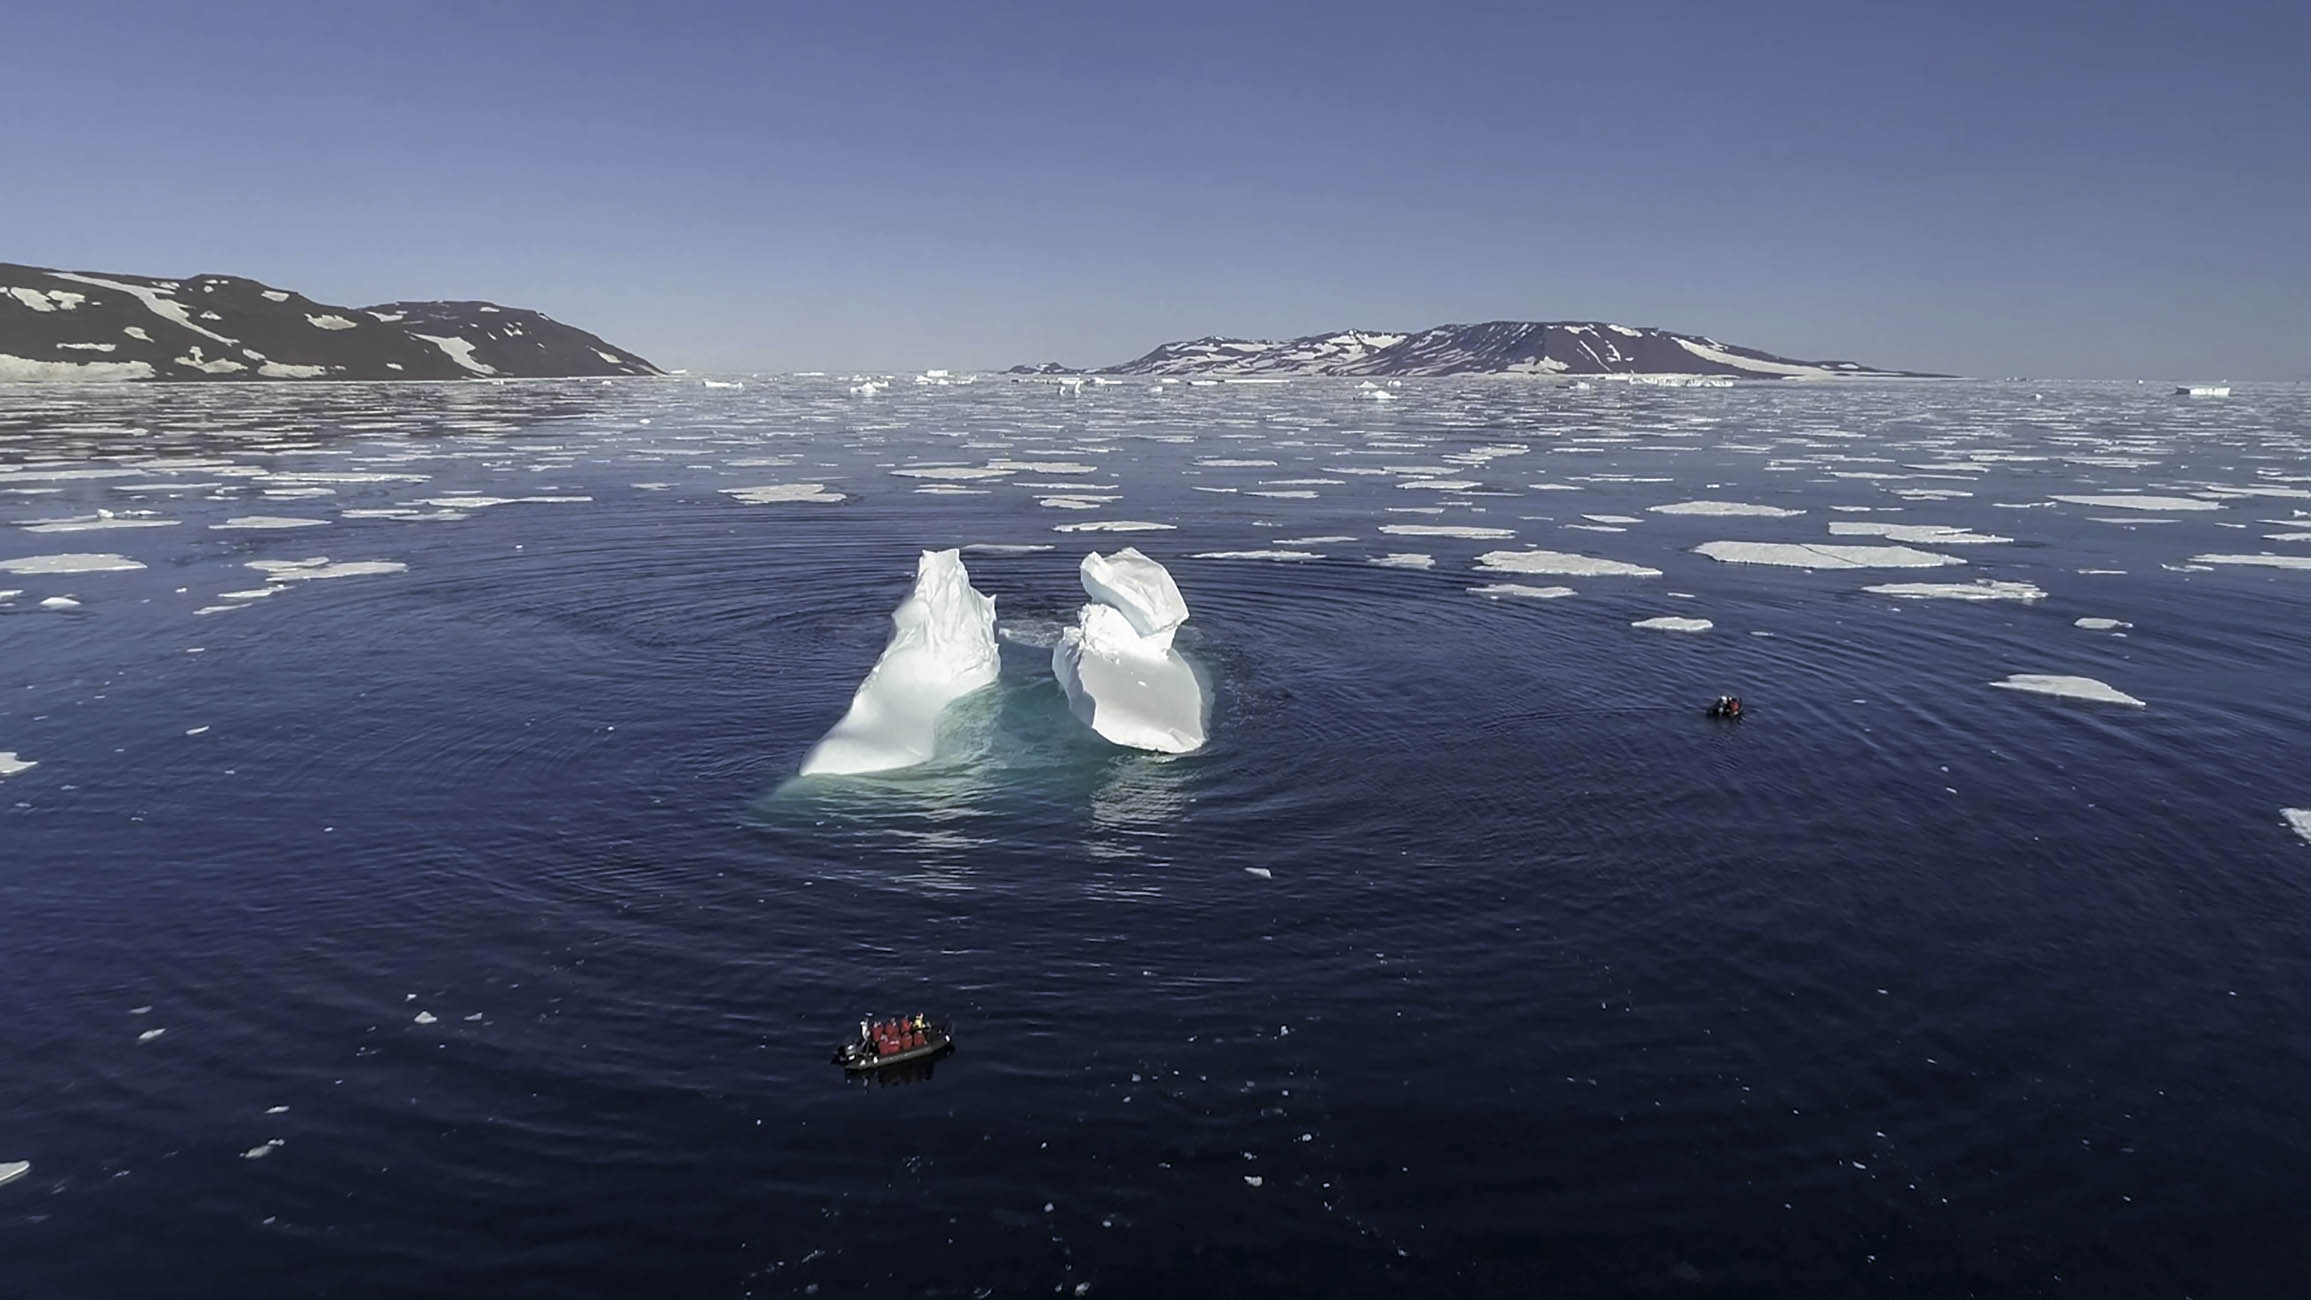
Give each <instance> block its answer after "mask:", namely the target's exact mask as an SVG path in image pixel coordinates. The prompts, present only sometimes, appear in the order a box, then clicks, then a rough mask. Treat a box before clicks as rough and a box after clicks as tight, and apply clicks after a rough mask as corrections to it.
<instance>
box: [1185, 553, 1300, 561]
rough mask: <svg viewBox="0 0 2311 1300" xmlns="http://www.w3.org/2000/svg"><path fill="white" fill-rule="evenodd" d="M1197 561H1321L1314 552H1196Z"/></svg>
mask: <svg viewBox="0 0 2311 1300" xmlns="http://www.w3.org/2000/svg"><path fill="white" fill-rule="evenodd" d="M1191 558H1194V559H1198V560H1321V559H1323V558H1324V557H1323V556H1321V555H1319V554H1317V553H1316V552H1314V551H1198V552H1196V553H1195V555H1194V556H1193V557H1191Z"/></svg>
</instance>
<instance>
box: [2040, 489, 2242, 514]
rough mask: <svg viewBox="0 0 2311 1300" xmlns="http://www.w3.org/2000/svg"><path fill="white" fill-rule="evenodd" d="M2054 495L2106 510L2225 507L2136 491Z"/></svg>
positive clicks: (2212, 502)
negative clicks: (2107, 494)
mask: <svg viewBox="0 0 2311 1300" xmlns="http://www.w3.org/2000/svg"><path fill="white" fill-rule="evenodd" d="M2053 497H2054V499H2055V500H2057V501H2067V502H2069V503H2070V504H2072V505H2074V506H2100V507H2102V508H2103V509H2105V510H2220V509H2222V508H2223V503H2222V502H2220V501H2202V500H2200V499H2199V498H2197V497H2153V496H2140V495H2136V494H2134V493H2123V494H2117V495H2110V496H2065V495H2063V494H2062V493H2059V492H2057V493H2054V494H2053Z"/></svg>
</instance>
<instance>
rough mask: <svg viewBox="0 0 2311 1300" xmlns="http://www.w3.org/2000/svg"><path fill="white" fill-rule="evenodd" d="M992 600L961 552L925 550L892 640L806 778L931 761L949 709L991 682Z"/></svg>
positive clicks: (814, 751) (807, 766)
mask: <svg viewBox="0 0 2311 1300" xmlns="http://www.w3.org/2000/svg"><path fill="white" fill-rule="evenodd" d="M997 664H998V655H997V651H996V648H995V600H994V598H993V597H991V596H987V595H984V594H982V593H981V592H979V591H978V590H976V589H975V588H973V587H972V586H971V575H970V573H969V571H968V570H966V569H965V568H964V567H963V557H962V553H961V552H959V551H925V552H923V554H922V557H921V558H920V559H919V560H917V561H916V562H915V586H914V589H913V590H912V591H910V592H909V593H908V594H907V598H906V599H905V600H903V601H901V602H899V607H898V609H896V610H894V611H893V612H892V614H891V639H890V642H889V644H887V645H885V646H884V647H883V653H882V657H881V658H879V659H877V660H875V666H874V667H873V668H870V669H868V670H867V676H866V680H864V681H862V682H860V683H859V688H858V691H857V692H856V693H855V694H853V695H852V696H851V707H850V709H849V711H848V712H846V713H844V714H843V717H842V721H840V722H837V723H836V724H835V726H834V730H832V731H829V732H828V733H827V734H826V736H825V737H824V738H823V739H821V740H820V741H819V742H818V744H816V745H814V746H812V747H811V751H810V753H808V754H806V755H804V757H803V760H802V774H803V775H804V776H819V775H830V776H854V775H857V774H859V773H863V772H888V771H892V770H894V769H897V768H903V767H913V766H915V765H916V764H918V763H923V762H928V761H929V760H930V758H931V756H932V752H933V750H934V748H935V745H936V742H937V740H938V733H939V717H940V715H941V714H943V713H945V712H946V710H947V706H948V705H950V704H953V703H954V702H955V701H957V700H959V699H962V698H963V697H964V696H966V695H969V694H971V693H972V692H973V691H977V690H980V689H982V688H984V687H987V686H990V685H993V684H994V681H995V676H996V669H997Z"/></svg>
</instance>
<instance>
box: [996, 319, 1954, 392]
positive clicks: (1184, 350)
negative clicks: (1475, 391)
mask: <svg viewBox="0 0 2311 1300" xmlns="http://www.w3.org/2000/svg"><path fill="white" fill-rule="evenodd" d="M1041 369H1042V371H1043V372H1048V371H1049V369H1050V368H1049V367H1048V366H1047V367H1043V368H1041ZM1097 373H1100V374H1111V375H1221V376H1225V375H1468V374H1502V375H1610V374H1681V375H1728V376H1735V377H1748V378H1754V379H1786V378H1834V377H1837V376H1841V375H1915V374H1920V373H1922V372H1918V371H1906V370H1882V369H1879V368H1876V367H1873V366H1864V365H1860V364H1858V363H1856V362H1852V361H1796V360H1792V359H1791V358H1788V357H1781V356H1775V355H1774V354H1772V353H1770V352H1760V351H1758V350H1757V349H1755V348H1745V347H1737V346H1735V345H1733V344H1730V343H1720V342H1718V341H1717V340H1715V339H1712V338H1705V337H1702V336H1700V335H1696V334H1673V333H1671V332H1670V331H1668V330H1663V329H1653V328H1650V327H1641V326H1633V325H1614V324H1610V323H1608V322H1604V321H1486V322H1484V323H1482V324H1478V325H1438V326H1435V327H1433V328H1430V329H1424V330H1419V331H1415V332H1412V333H1383V332H1379V331H1374V330H1343V331H1341V332H1339V333H1336V334H1311V335H1308V336H1307V337H1305V338H1297V339H1286V340H1283V341H1281V342H1269V341H1266V340H1260V339H1230V338H1201V339H1190V340H1188V341H1186V342H1181V343H1166V344H1164V345H1163V346H1161V347H1159V348H1156V349H1155V350H1154V351H1152V352H1149V353H1148V354H1147V355H1145V356H1143V357H1139V358H1136V359H1134V360H1131V361H1126V362H1124V363H1123V364H1121V365H1115V366H1108V367H1106V368H1104V369H1102V370H1100V371H1098V372H1097Z"/></svg>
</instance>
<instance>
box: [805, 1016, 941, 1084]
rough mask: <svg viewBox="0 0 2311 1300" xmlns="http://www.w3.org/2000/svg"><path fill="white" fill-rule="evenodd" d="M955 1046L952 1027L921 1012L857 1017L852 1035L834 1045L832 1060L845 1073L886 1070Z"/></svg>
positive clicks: (939, 1054)
mask: <svg viewBox="0 0 2311 1300" xmlns="http://www.w3.org/2000/svg"><path fill="white" fill-rule="evenodd" d="M953 1050H955V1028H954V1026H953V1025H951V1024H948V1023H947V1022H945V1021H943V1020H933V1019H931V1017H930V1016H928V1015H924V1014H921V1013H918V1014H915V1015H911V1016H890V1017H886V1018H883V1019H869V1020H861V1021H860V1022H859V1032H858V1035H857V1036H856V1037H854V1038H851V1039H849V1040H848V1041H846V1042H843V1043H841V1044H839V1045H838V1046H836V1048H835V1054H834V1063H835V1064H836V1065H839V1066H841V1067H843V1070H844V1071H845V1072H846V1073H850V1074H860V1073H866V1072H869V1071H876V1070H888V1069H891V1068H893V1067H895V1066H907V1065H913V1064H915V1063H917V1062H921V1061H930V1060H933V1059H935V1058H937V1057H941V1056H944V1055H946V1054H947V1053H949V1052H951V1051H953Z"/></svg>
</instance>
